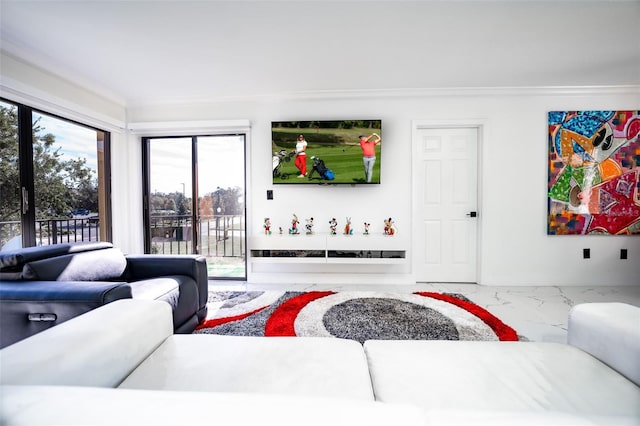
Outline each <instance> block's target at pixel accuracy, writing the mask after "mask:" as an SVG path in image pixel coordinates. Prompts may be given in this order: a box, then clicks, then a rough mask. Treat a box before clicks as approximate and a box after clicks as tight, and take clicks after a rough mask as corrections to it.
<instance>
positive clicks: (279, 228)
mask: <svg viewBox="0 0 640 426" xmlns="http://www.w3.org/2000/svg"><path fill="white" fill-rule="evenodd" d="M278 232H280V235H282V226H279V227H278Z"/></svg>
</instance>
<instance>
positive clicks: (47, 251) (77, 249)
mask: <svg viewBox="0 0 640 426" xmlns="http://www.w3.org/2000/svg"><path fill="white" fill-rule="evenodd" d="M112 247H113V244H111V243H109V242H106V241H92V242H80V243H64V244H53V245H50V246H38V247H26V248H20V249H16V250H9V251H6V252H0V272H20V271H22V267H23V266H24V264H25V263H28V262H33V261H36V260H42V259H48V258H50V257H57V256H63V255H65V254H72V253H81V252H85V251H95V250H104V249H108V248H112Z"/></svg>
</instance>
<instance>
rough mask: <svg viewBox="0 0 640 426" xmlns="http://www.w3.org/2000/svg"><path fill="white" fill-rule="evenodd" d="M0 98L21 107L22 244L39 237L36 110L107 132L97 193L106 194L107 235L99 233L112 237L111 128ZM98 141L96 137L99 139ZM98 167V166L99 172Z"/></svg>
mask: <svg viewBox="0 0 640 426" xmlns="http://www.w3.org/2000/svg"><path fill="white" fill-rule="evenodd" d="M0 102H3V103H6V104H9V105H13V106H15V107H16V108H17V110H18V164H19V166H18V167H19V169H20V170H19V176H20V179H19V185H20V191H21V193H22V194H23V196H22V197H20V207H21V210H22V213H21V215H20V224H21V228H22V231H21V232H22V247H23V248H26V247H34V246H36V245H37V241H36V211H35V209H34V208H32V207H31V206H34V205H35V189H36V188H35V182H34V179H33V177H34V167H33V132H32V129H33V114H34V113H37V114H44V115H47V116H49V117H51V118H54V119H57V120H62V121H65V122H67V123H71V124H74V125H77V126H82V127H84V128H87V129H91V130H93V131H95V132H101V133H102V134H103V136H104V141H103V157H104V158H103V161H104V176H102V177H101V176H99V175H98V181H99V182H101V181H102V182H103V184H104V187H103V188H101V187H100V185H98V192H99V194H98V197H100V192H101V191H102V192H103V194H104V212H103V213H104V221H105V226H104V233H105V235H104V238H102V236H100V240H101V241H109V242H112V241H113V227H112V219H113V216H112V205H111V204H112V203H111V132H110V131H108V130H104V129H101V128H98V127H96V126H92V125H90V124H86V123H82V122H80V121H78V120H74V119H71V118H67V117H64V116H62V115H60V114H56V113H52V112H49V111H46V110H44V109H40V108H34V107H31V106H29V105H27V104H24V103H22V102H18V101H14V100H12V99H10V98H5V97H0ZM96 143H97V140H96ZM98 172H99V171H98V170H96V173H98ZM24 195H26V201H27V206H28V208H27V210H26V211H25V205H24V201H25V197H24Z"/></svg>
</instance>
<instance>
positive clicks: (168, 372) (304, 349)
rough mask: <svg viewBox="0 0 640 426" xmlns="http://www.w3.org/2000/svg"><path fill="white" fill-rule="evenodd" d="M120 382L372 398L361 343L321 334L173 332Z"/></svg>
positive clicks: (127, 385) (159, 387)
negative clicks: (282, 334) (247, 334)
mask: <svg viewBox="0 0 640 426" xmlns="http://www.w3.org/2000/svg"><path fill="white" fill-rule="evenodd" d="M120 387H121V388H130V389H155V390H183V391H208V392H250V393H271V394H274V393H275V394H287V395H300V396H318V397H340V398H350V399H359V400H373V393H372V389H371V379H370V378H369V371H368V369H367V361H366V358H365V355H364V351H363V349H362V345H361V344H360V343H358V342H356V341H354V340H345V339H333V338H332V339H327V338H320V337H243V336H218V335H213V334H191V335H175V334H174V335H173V336H171V337H169V338H168V339H167V340H166V341H165V342H164V343H163V344H162V345H161V346H160V347H159V348H158V349H157V350H156V351H155V352H154V353H153V354H152V355H151V356H150V357H149V358H147V359H146V360H145V361H144V362H143V363H142V364H141V365H140V366H139V367H138V368H137V369H136V370H135V371H134V372H133V373H132V374H131V375H130V376H129V377H127V379H126V380H125V381H124V382H123V383H122V384H121V385H120Z"/></svg>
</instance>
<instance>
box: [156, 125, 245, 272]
mask: <svg viewBox="0 0 640 426" xmlns="http://www.w3.org/2000/svg"><path fill="white" fill-rule="evenodd" d="M143 158H144V170H145V172H144V186H145V187H144V188H143V192H144V208H145V218H144V219H145V251H146V252H147V253H156V254H194V253H197V254H202V255H204V256H206V257H207V265H208V267H209V277H211V278H220V279H246V235H245V202H244V200H245V166H244V165H245V135H244V134H240V135H215V136H188V137H182V136H181V137H154V138H143Z"/></svg>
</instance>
